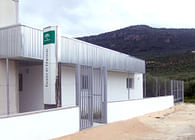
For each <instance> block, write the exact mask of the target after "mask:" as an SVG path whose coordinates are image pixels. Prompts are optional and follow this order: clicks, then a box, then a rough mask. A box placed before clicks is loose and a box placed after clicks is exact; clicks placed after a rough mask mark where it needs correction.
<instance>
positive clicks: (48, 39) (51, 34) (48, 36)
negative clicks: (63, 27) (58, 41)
mask: <svg viewBox="0 0 195 140" xmlns="http://www.w3.org/2000/svg"><path fill="white" fill-rule="evenodd" d="M52 43H55V31H48V32H44V33H43V45H47V44H52Z"/></svg>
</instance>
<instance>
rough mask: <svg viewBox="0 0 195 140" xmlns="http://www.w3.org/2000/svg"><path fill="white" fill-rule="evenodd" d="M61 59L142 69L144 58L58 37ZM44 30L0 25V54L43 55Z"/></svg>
mask: <svg viewBox="0 0 195 140" xmlns="http://www.w3.org/2000/svg"><path fill="white" fill-rule="evenodd" d="M60 39H61V48H60V49H59V50H60V51H59V53H60V55H59V56H60V57H61V58H59V60H60V62H62V63H71V64H80V65H86V66H93V67H102V66H104V67H107V69H108V70H114V71H129V72H137V73H145V61H143V60H141V59H137V58H135V57H132V56H128V55H125V54H123V53H119V52H116V51H113V50H109V49H106V48H103V47H100V46H97V45H93V44H90V43H87V42H84V41H80V40H77V39H72V38H67V37H61V38H60ZM42 40H43V31H42V30H39V29H35V28H32V27H28V26H24V25H15V26H10V27H6V28H1V29H0V58H6V57H15V58H16V57H19V58H21V57H25V58H32V59H38V60H42V59H43V43H42V42H43V41H42Z"/></svg>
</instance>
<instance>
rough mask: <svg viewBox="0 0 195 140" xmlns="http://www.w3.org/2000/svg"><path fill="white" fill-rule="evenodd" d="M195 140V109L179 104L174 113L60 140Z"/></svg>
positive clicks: (155, 114) (149, 117)
mask: <svg viewBox="0 0 195 140" xmlns="http://www.w3.org/2000/svg"><path fill="white" fill-rule="evenodd" d="M130 139H131V140H134V139H139V140H151V139H155V140H165V139H167V140H186V139H187V140H194V139H195V105H193V104H178V105H176V106H174V107H172V108H170V109H167V110H164V111H161V112H155V113H152V114H147V115H144V116H141V117H137V118H134V119H130V120H126V121H120V122H116V123H111V124H107V125H103V126H98V127H95V128H89V129H86V130H83V131H81V132H78V133H75V134H72V135H68V136H64V137H61V138H57V139H56V140H130Z"/></svg>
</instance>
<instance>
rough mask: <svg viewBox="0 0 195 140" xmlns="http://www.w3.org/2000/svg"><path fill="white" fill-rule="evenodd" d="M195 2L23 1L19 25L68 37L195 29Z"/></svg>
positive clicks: (161, 0)
mask: <svg viewBox="0 0 195 140" xmlns="http://www.w3.org/2000/svg"><path fill="white" fill-rule="evenodd" d="M194 6H195V0H20V1H19V21H20V23H22V24H26V25H29V26H33V27H37V28H44V27H47V26H50V25H58V26H59V27H60V29H61V31H62V33H63V34H64V35H68V36H71V37H81V36H89V35H97V34H100V33H104V32H109V31H113V30H117V29H121V28H124V27H128V26H132V25H143V24H145V25H149V26H152V27H157V28H161V27H165V28H195V16H194V14H195V8H194Z"/></svg>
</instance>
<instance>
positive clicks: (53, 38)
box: [43, 26, 58, 108]
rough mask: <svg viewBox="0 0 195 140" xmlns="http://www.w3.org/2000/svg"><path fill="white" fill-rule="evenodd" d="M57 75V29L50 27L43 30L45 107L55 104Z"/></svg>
mask: <svg viewBox="0 0 195 140" xmlns="http://www.w3.org/2000/svg"><path fill="white" fill-rule="evenodd" d="M57 75H58V72H57V27H56V26H50V27H47V28H44V29H43V94H44V104H45V106H47V105H48V106H51V105H53V106H55V105H56V104H57V103H56V77H57ZM46 108H47V107H46Z"/></svg>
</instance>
